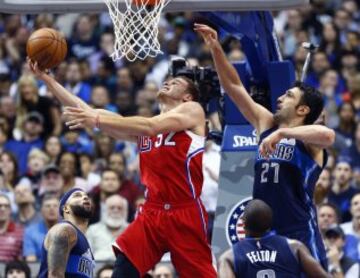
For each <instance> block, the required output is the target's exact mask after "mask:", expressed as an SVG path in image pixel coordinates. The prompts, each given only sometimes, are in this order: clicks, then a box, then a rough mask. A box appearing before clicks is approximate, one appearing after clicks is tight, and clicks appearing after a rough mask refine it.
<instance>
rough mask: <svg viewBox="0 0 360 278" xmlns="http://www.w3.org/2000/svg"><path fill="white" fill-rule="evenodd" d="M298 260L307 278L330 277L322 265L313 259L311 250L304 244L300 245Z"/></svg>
mask: <svg viewBox="0 0 360 278" xmlns="http://www.w3.org/2000/svg"><path fill="white" fill-rule="evenodd" d="M298 258H299V262H300V265H301V267H302V270H303V271H304V273H305V274H306V277H310V278H322V277H324V278H326V277H330V276H329V275H328V274H327V273H326V272H325V270H324V269H323V268H322V267H321V265H320V264H319V263H318V262H317V261H316V260H315V259H314V258H313V256H312V255H311V254H310V252H309V250H308V249H307V248H306V246H305V245H303V244H302V243H300V242H299V243H298Z"/></svg>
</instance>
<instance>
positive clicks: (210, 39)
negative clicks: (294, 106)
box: [194, 24, 273, 132]
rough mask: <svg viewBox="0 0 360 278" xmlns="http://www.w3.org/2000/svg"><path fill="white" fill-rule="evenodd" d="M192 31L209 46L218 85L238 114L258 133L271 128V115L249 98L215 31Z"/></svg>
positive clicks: (198, 27)
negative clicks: (236, 108)
mask: <svg viewBox="0 0 360 278" xmlns="http://www.w3.org/2000/svg"><path fill="white" fill-rule="evenodd" d="M194 30H195V31H197V32H198V33H200V34H201V36H202V37H203V39H204V41H205V43H206V45H208V46H209V48H210V50H211V54H212V57H213V60H214V63H215V67H216V71H217V73H218V76H219V79H220V83H221V85H222V87H223V88H224V90H225V91H226V93H227V94H228V95H229V96H230V97H231V99H232V100H233V101H234V103H235V104H236V106H237V107H238V109H239V110H240V112H241V113H242V114H243V115H244V116H245V117H246V119H247V120H248V121H249V122H250V123H251V124H252V125H253V126H254V127H255V128H256V129H257V130H258V131H259V132H262V131H263V130H265V129H268V128H269V127H271V126H273V115H272V114H271V113H270V112H269V111H268V110H267V109H266V108H264V107H263V106H261V105H260V104H258V103H256V102H255V101H254V100H253V99H252V98H251V97H250V95H249V94H248V92H247V91H246V89H245V87H244V85H243V84H242V82H241V80H240V78H239V75H238V73H237V71H236V69H235V68H234V66H233V65H231V63H230V62H229V61H228V60H227V58H226V56H225V53H224V51H223V49H222V47H221V45H220V42H219V41H218V37H217V33H216V31H215V30H213V29H212V28H210V27H209V26H207V25H203V24H195V28H194Z"/></svg>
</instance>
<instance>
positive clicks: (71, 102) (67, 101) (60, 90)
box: [27, 58, 91, 109]
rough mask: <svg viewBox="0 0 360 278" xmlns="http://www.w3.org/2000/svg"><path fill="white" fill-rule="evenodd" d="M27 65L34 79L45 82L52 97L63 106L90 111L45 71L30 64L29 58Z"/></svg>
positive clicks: (35, 63) (35, 64) (33, 63)
mask: <svg viewBox="0 0 360 278" xmlns="http://www.w3.org/2000/svg"><path fill="white" fill-rule="evenodd" d="M27 62H28V65H29V67H30V70H31V71H32V73H33V74H34V75H35V76H36V78H38V79H41V80H42V81H44V82H45V84H46V86H47V87H48V88H49V90H50V91H51V92H52V93H53V94H54V96H55V97H56V98H57V99H58V100H59V101H60V102H61V104H63V105H65V106H73V107H82V108H84V109H91V107H90V106H89V105H88V104H87V103H85V102H84V101H83V100H82V99H80V98H79V97H77V96H75V95H73V94H72V93H71V92H69V91H68V90H66V89H65V88H64V87H63V86H62V85H61V84H60V83H59V82H57V81H56V80H55V79H54V78H53V77H52V76H50V75H49V74H47V73H46V72H45V71H42V70H40V69H39V67H38V64H37V62H32V61H31V60H30V59H29V58H28V59H27Z"/></svg>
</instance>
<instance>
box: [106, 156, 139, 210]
mask: <svg viewBox="0 0 360 278" xmlns="http://www.w3.org/2000/svg"><path fill="white" fill-rule="evenodd" d="M108 165H109V168H110V169H111V170H113V171H115V173H116V174H117V175H118V177H119V179H120V183H121V188H120V190H121V194H120V195H122V196H123V197H125V198H126V200H128V202H129V206H130V212H131V211H132V210H133V208H134V203H135V200H136V199H137V198H138V197H139V196H141V195H142V192H141V190H140V189H139V187H138V186H136V185H135V183H134V182H133V181H132V180H129V179H128V178H127V175H126V174H127V173H126V166H127V160H126V158H125V155H124V154H123V153H119V152H116V153H112V154H111V155H110V156H109V160H108Z"/></svg>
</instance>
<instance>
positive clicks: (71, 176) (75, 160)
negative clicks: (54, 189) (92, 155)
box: [58, 152, 87, 192]
mask: <svg viewBox="0 0 360 278" xmlns="http://www.w3.org/2000/svg"><path fill="white" fill-rule="evenodd" d="M58 167H59V170H60V174H61V176H62V179H63V181H64V186H63V192H67V191H69V190H70V189H72V188H74V187H78V188H81V189H83V190H85V191H86V192H87V182H86V180H84V179H83V178H81V167H80V160H79V156H78V155H77V154H76V153H71V152H63V153H61V154H60V156H59V160H58Z"/></svg>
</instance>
